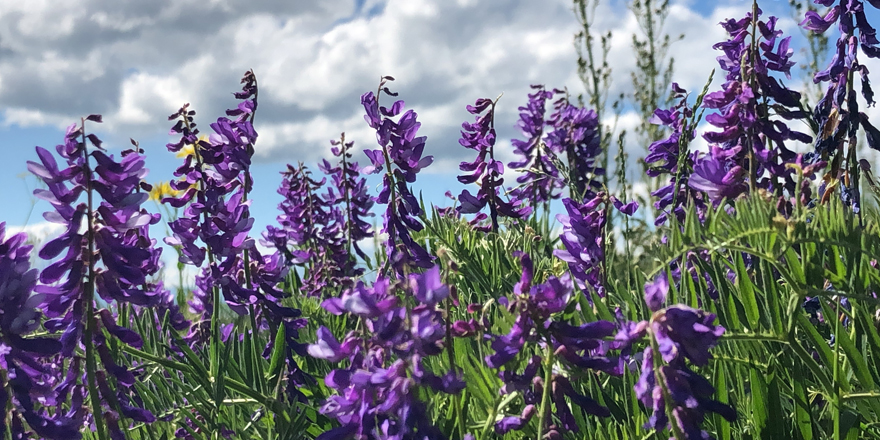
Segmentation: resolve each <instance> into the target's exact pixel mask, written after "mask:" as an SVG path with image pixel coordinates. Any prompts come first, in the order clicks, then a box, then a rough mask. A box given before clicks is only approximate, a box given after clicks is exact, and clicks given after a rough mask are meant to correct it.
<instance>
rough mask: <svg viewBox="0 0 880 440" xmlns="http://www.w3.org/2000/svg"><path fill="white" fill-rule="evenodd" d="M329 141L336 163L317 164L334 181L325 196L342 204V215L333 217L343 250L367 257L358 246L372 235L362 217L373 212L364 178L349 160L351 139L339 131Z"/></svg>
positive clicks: (355, 163) (357, 167)
mask: <svg viewBox="0 0 880 440" xmlns="http://www.w3.org/2000/svg"><path fill="white" fill-rule="evenodd" d="M330 144H331V145H333V147H332V148H331V151H332V152H333V155H334V156H336V157H338V158H339V163H338V164H337V165H336V166H332V165H330V163H329V162H327V161H326V160H324V161H323V163H322V164H321V165H320V167H321V171H323V172H324V173H325V174H327V175H328V176H330V178H331V180H332V181H333V187H328V188H327V193H326V194H325V195H324V199H325V200H326V201H328V202H330V203H332V204H334V205H340V204H342V205H343V206H342V207H341V209H342V215H341V216H337V217H336V219H335V220H336V221H337V222H341V224H340V226H339V227H340V228H341V229H342V230H343V231H344V236H345V239H346V245H347V246H346V247H347V251H346V253H347V254H350V253H351V249H354V251H355V252H356V253H357V254H358V255H360V257H361V258H363V259H366V258H367V256H366V255H365V254H364V252H363V251H362V250H361V248H360V246H358V242H359V241H360V240H363V239H366V238H370V237H372V236H373V230H372V228H371V226H370V224H369V223H368V222H367V221H366V220H364V217H373V213H372V212H370V209H372V207H373V198H372V197H370V196H369V195H368V193H367V181H366V179H365V178H364V177H362V176H361V171H362V170H361V169H360V167H359V166H358V164H357V162H350V161H349V160H350V159H351V151H350V150H351V148H352V146H353V145H354V142H346V141H345V133H342V135H341V137H340V140H339V141H335V140H333V141H330ZM351 270H352V273H351V275H352V276H356V275H359V274H360V273H359V271H358V270H356V269H351Z"/></svg>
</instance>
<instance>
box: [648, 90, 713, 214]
mask: <svg viewBox="0 0 880 440" xmlns="http://www.w3.org/2000/svg"><path fill="white" fill-rule="evenodd" d="M687 96H688V94H687V91H686V90H685V89H683V88H681V87H680V86H679V85H678V83H672V97H673V99H676V100H677V102H676V104H675V105H674V106H673V107H672V108H669V109H657V110H655V111H654V116H652V117H651V120H650V122H651V123H653V124H657V125H664V126H666V127H669V128H670V129H671V130H672V132H671V133H670V134H669V136H668V137H667V138H666V139H661V140H658V141H655V142H653V143H651V145H650V146H649V147H648V155H647V156H645V163H647V164H650V165H652V166H651V167H650V168H648V169H647V171H646V174H647V175H648V177H659V176H662V175H664V174H668V175H669V176H670V177H669V183H667V184H666V185H665V186H663V187H661V188H660V189H658V190H656V191H654V192H652V193H651V195H652V196H654V197H656V198H657V200H656V201H655V202H654V208H655V209H657V211H658V212H659V214H658V215H657V216H656V218H655V220H654V224H655V225H658V226H659V225H662V224H663V223H666V220H667V219H668V218H669V215H670V214H673V215H675V217H676V218H677V219H678V220H679V221H681V220H683V219H684V215H685V207H686V206H687V205H688V203H694V205H695V206H696V207H697V210H698V212H705V209H706V202H705V200H704V197H703V196H702V194H700V193H698V192H697V191H694V190H692V189H691V188H690V186H689V185H688V180H689V178H690V172H691V169H692V167H693V162H694V157H693V155H688V153H687V150H688V144H689V143H690V142H691V141H692V140H693V139H694V129H693V127H690V126H689V125H688V124H689V122H690V119H691V118H692V117H693V115H694V112H693V109H691V108H690V107H689V106H688V103H687Z"/></svg>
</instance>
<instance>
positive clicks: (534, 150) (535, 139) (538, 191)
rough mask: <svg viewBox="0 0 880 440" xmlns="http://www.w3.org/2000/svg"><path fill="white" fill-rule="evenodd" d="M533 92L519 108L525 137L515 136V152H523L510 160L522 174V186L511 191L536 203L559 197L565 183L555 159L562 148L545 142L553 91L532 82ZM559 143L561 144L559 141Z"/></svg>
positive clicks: (534, 204) (517, 196)
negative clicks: (546, 119) (547, 115)
mask: <svg viewBox="0 0 880 440" xmlns="http://www.w3.org/2000/svg"><path fill="white" fill-rule="evenodd" d="M532 90H534V91H535V92H534V93H530V94H529V103H528V104H526V105H525V106H523V107H520V108H519V111H520V113H519V121H518V122H517V127H518V128H519V129H520V130H522V133H523V136H525V139H523V140H521V139H513V140H512V141H511V144H513V148H514V153H515V154H517V155H519V156H522V157H521V158H520V160H517V161H514V162H510V163H509V164H507V165H508V166H509V167H511V168H514V169H522V170H523V174H522V175H521V176H519V177H517V179H516V181H517V183H519V186H518V187H517V188H516V189H514V191H513V192H512V195H513V196H514V197H515V198H517V199H519V200H528V201H530V202H531V204H532V205H533V207H534V206H536V205H538V204H539V203H544V202H549V201H550V200H552V199H556V198H559V195H560V190H561V188H562V187H563V186H564V184H563V182H562V180H561V179H560V178H559V177H560V176H559V167H557V166H556V163H555V162H554V161H555V160H558V159H556V154H558V153H560V152H559V151H552V150H550V149H549V148H548V146H547V145H545V144H544V127H545V125H546V121H545V120H544V113H545V112H546V106H547V100H548V99H550V98H552V97H553V92H552V91H549V90H546V89H544V86H542V85H533V86H532ZM557 146H558V145H557Z"/></svg>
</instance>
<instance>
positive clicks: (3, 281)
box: [0, 222, 82, 439]
mask: <svg viewBox="0 0 880 440" xmlns="http://www.w3.org/2000/svg"><path fill="white" fill-rule="evenodd" d="M26 239H27V236H26V235H25V234H24V233H21V234H15V235H7V234H6V223H3V222H0V371H2V372H3V375H2V376H0V406H2V407H3V408H9V409H11V414H7V415H6V416H4V417H3V419H2V420H0V432H5V433H12V437H13V438H26V437H25V433H24V432H23V431H24V422H26V423H27V425H28V426H29V427H30V429H32V430H33V431H34V432H35V433H36V434H37V435H39V436H40V437H43V438H48V439H79V438H81V437H82V436H81V435H80V433H79V427H80V426H81V425H82V420H81V419H80V418H79V417H76V415H75V414H65V413H63V412H58V413H56V414H55V416H51V415H50V414H49V413H48V412H46V411H45V410H44V409H43V408H40V407H39V406H38V405H35V403H36V402H38V401H43V402H52V401H55V400H57V392H56V391H55V390H54V389H53V388H54V387H53V385H54V384H53V383H52V382H51V380H50V378H51V377H52V376H54V375H56V374H57V371H56V370H55V369H54V368H52V367H53V366H52V365H51V364H49V363H46V362H43V361H41V360H40V359H41V358H45V357H48V356H53V355H55V354H58V353H59V352H60V351H61V343H60V342H59V341H58V340H57V339H52V338H45V337H28V336H29V334H30V333H31V332H33V331H35V330H37V329H38V327H39V325H40V319H41V314H40V312H39V311H38V310H37V308H38V307H40V305H41V302H42V301H43V300H44V297H43V295H40V294H37V295H33V294H32V293H33V290H34V287H35V286H36V285H37V270H36V269H31V265H30V260H29V257H30V253H31V249H32V246H30V245H25V244H24V243H25V240H26ZM7 390H11V391H12V394H9V393H8V392H7ZM7 421H11V422H12V423H11V425H6V422H7Z"/></svg>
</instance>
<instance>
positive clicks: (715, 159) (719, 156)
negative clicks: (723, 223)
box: [688, 146, 748, 205]
mask: <svg viewBox="0 0 880 440" xmlns="http://www.w3.org/2000/svg"><path fill="white" fill-rule="evenodd" d="M738 152H739V147H734V148H731V149H730V150H724V149H721V148H719V147H716V146H712V147H711V151H710V153H709V155H707V156H699V155H698V156H696V159H694V171H693V174H691V177H690V179H689V180H688V186H690V187H691V188H692V189H694V190H696V191H700V192H704V193H706V195H708V196H709V200H711V201H712V203H713V204H715V205H718V204H719V203H720V202H721V200H723V199H734V198H736V197H737V196H739V195H740V194H743V193H745V192H746V191H747V190H748V185H747V184H746V182H745V175H746V170H744V169H743V167H741V166H739V165H736V162H735V159H734V156H736V154H737V153H738Z"/></svg>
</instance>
